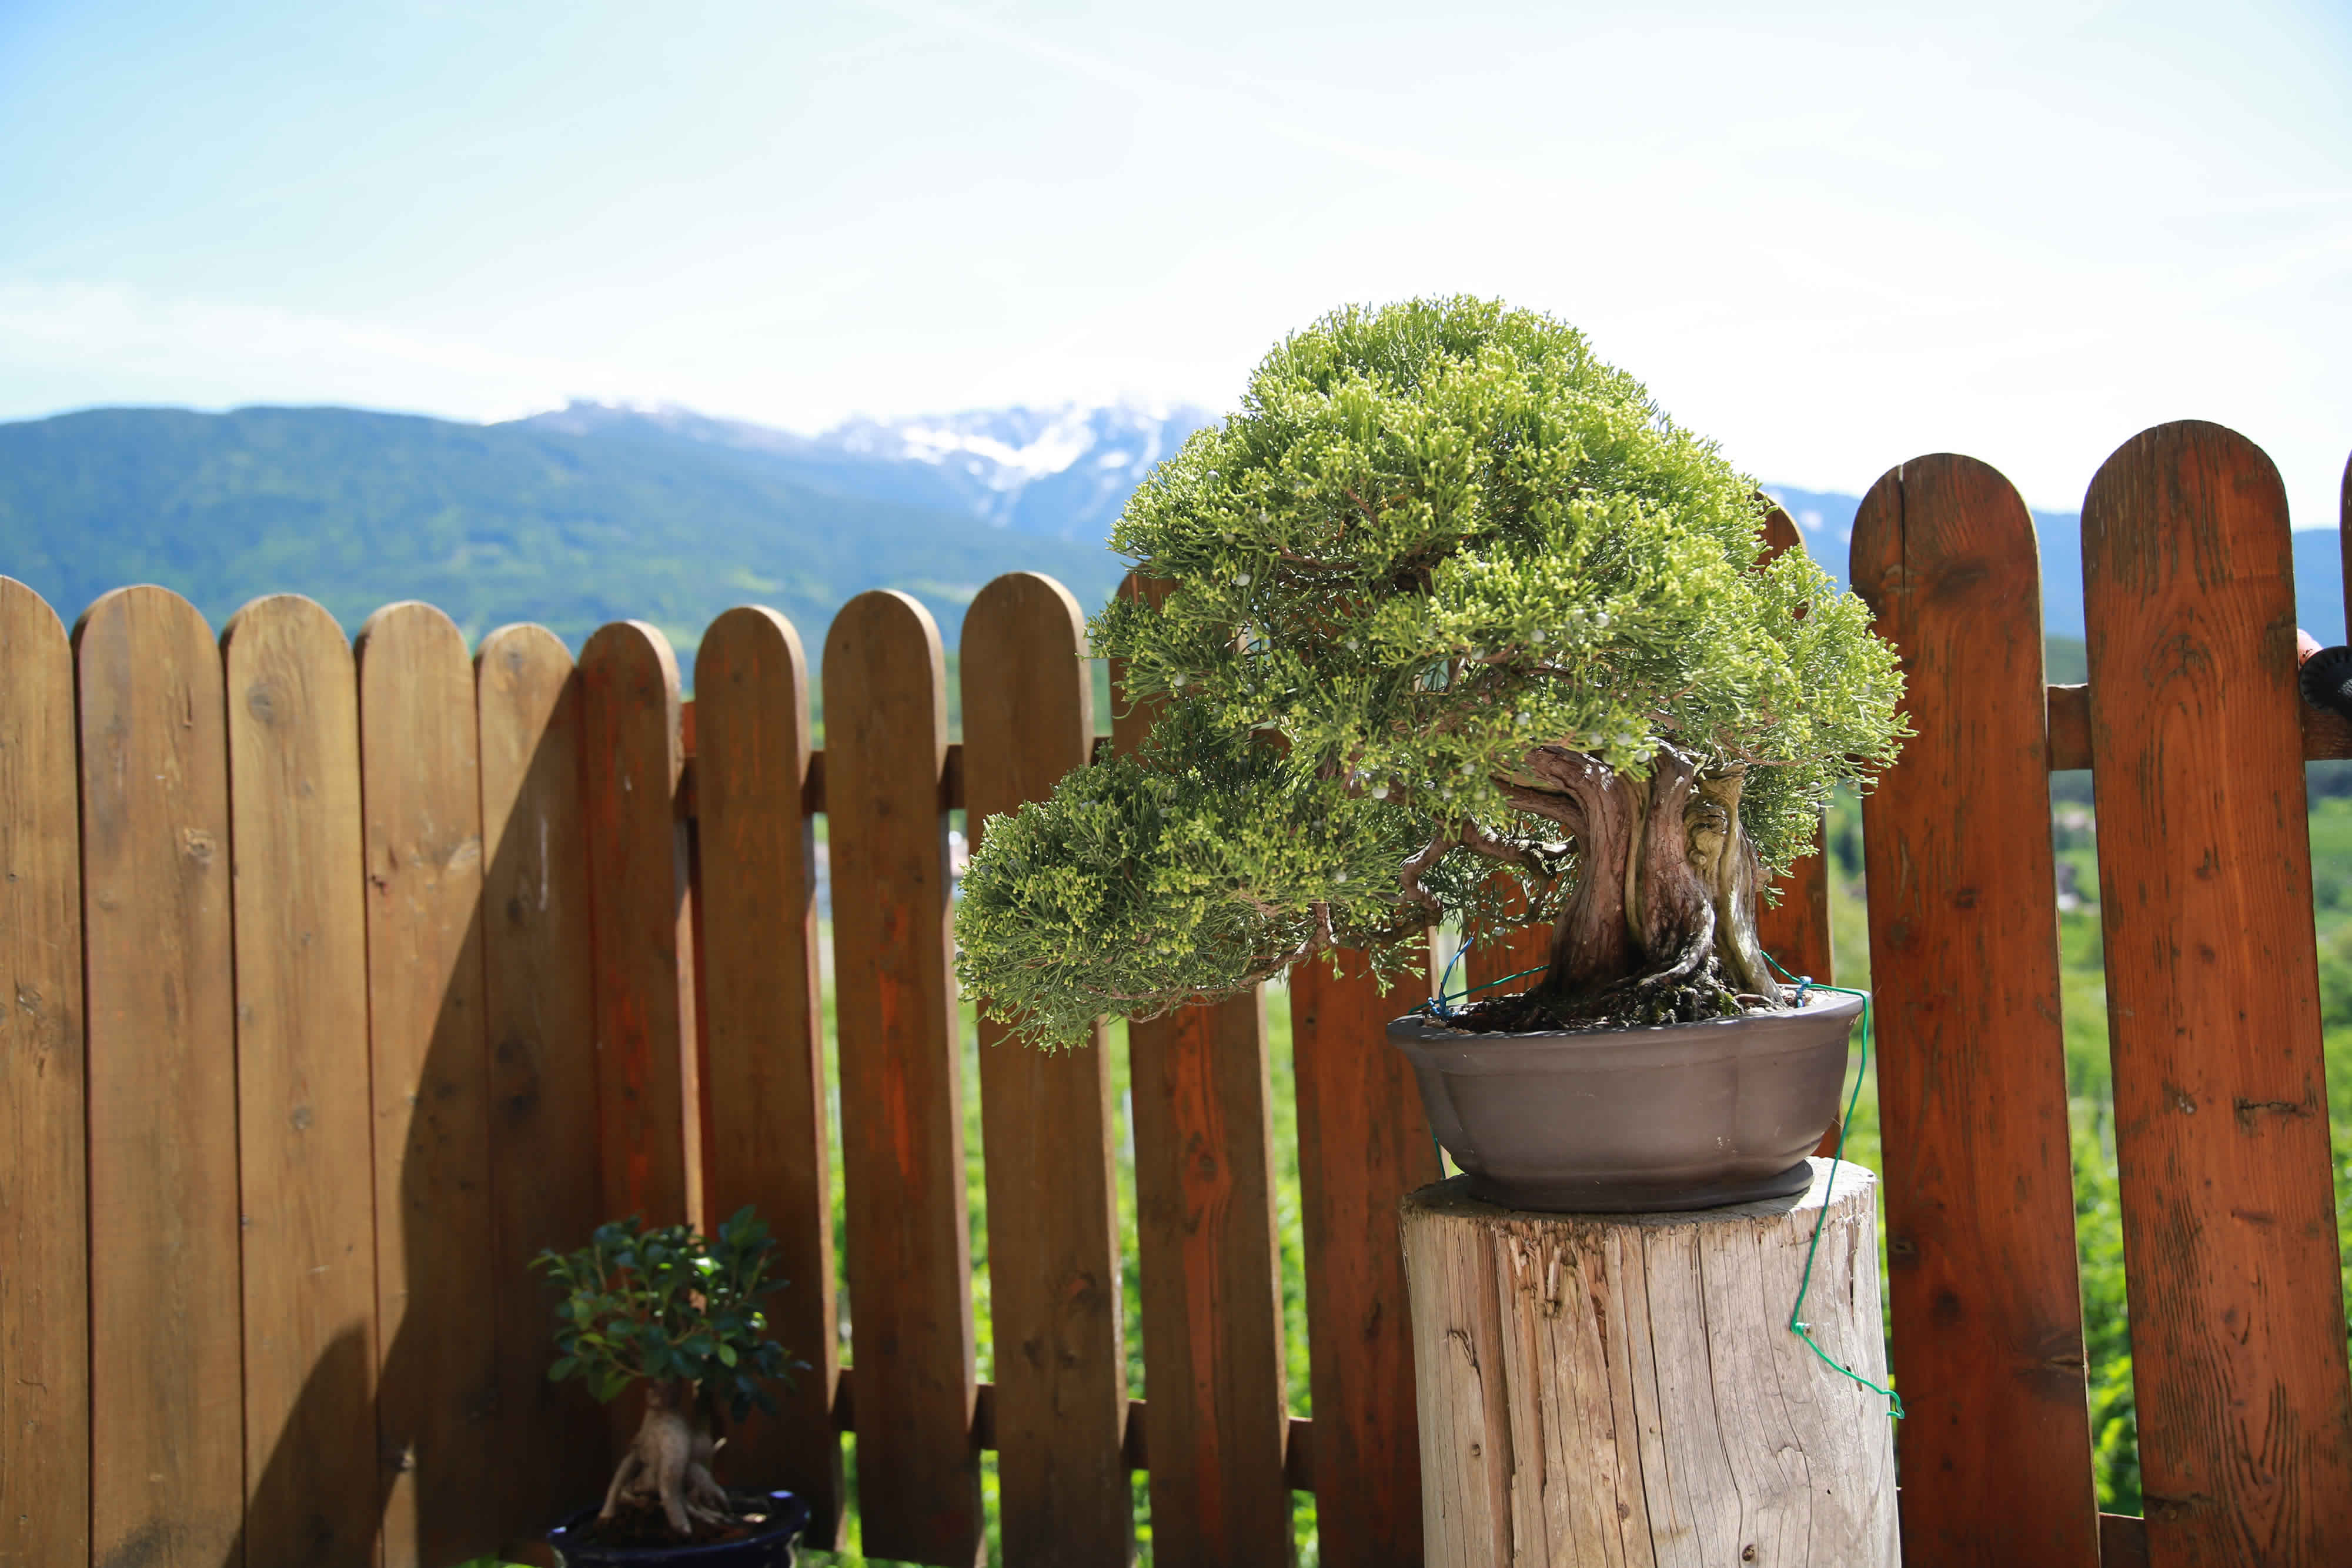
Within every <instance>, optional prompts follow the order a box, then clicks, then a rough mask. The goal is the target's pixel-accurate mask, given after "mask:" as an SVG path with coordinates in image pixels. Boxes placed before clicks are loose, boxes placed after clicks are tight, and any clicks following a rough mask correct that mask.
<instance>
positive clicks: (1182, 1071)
mask: <svg viewBox="0 0 2352 1568" xmlns="http://www.w3.org/2000/svg"><path fill="white" fill-rule="evenodd" d="M1119 591H1120V592H1122V593H1127V594H1131V595H1135V596H1139V597H1141V598H1143V599H1145V600H1146V601H1149V602H1151V603H1154V604H1157V603H1159V602H1160V601H1161V600H1162V599H1163V598H1164V597H1165V595H1166V594H1167V592H1168V585H1167V584H1166V583H1164V582H1157V581H1150V580H1143V579H1139V578H1137V577H1134V576H1132V575H1130V576H1129V578H1128V580H1127V581H1126V582H1125V584H1123V585H1122V586H1121V588H1120V590H1119ZM1120 676H1121V671H1120V670H1119V669H1118V666H1117V663H1116V662H1114V665H1113V668H1112V670H1111V681H1112V684H1113V687H1114V689H1115V690H1116V689H1117V688H1118V684H1119V681H1120ZM1118 702H1119V703H1120V706H1121V707H1122V708H1123V709H1124V711H1118V712H1117V713H1116V716H1114V718H1113V720H1112V744H1113V745H1114V746H1115V747H1117V748H1118V750H1119V751H1121V752H1126V753H1132V752H1134V751H1136V750H1137V749H1139V747H1141V746H1142V744H1143V738H1144V737H1145V736H1146V735H1148V734H1149V733H1150V727H1151V725H1152V723H1153V721H1154V719H1155V717H1156V716H1157V715H1156V708H1155V706H1154V705H1152V704H1150V703H1134V704H1128V703H1126V702H1125V700H1124V698H1119V699H1118ZM1127 1036H1128V1052H1129V1064H1130V1071H1129V1093H1130V1095H1131V1096H1132V1099H1133V1117H1134V1129H1135V1208H1136V1250H1137V1254H1138V1257H1137V1261H1138V1263H1139V1265H1140V1268H1141V1271H1142V1313H1141V1316H1142V1319H1143V1325H1142V1326H1143V1378H1144V1388H1145V1392H1146V1393H1147V1394H1148V1395H1149V1396H1150V1413H1149V1415H1148V1416H1147V1421H1148V1424H1149V1431H1150V1437H1149V1439H1148V1441H1149V1445H1150V1453H1151V1544H1152V1553H1153V1556H1154V1558H1155V1559H1160V1558H1163V1557H1164V1559H1165V1560H1166V1561H1167V1562H1170V1563H1185V1564H1188V1565H1189V1564H1194V1563H1199V1564H1234V1565H1235V1568H1239V1565H1241V1564H1255V1563H1284V1562H1287V1561H1288V1560H1289V1553H1290V1487H1289V1482H1288V1481H1287V1480H1286V1479H1285V1476H1284V1471H1283V1465H1284V1445H1285V1444H1286V1441H1287V1439H1288V1436H1289V1419H1288V1416H1287V1415H1286V1406H1285V1403H1284V1394H1283V1364H1282V1291H1281V1275H1280V1272H1279V1269H1278V1265H1277V1263H1276V1254H1275V1240H1274V1202H1273V1198H1274V1193H1273V1187H1274V1150H1273V1127H1272V1123H1271V1116H1270V1110H1269V1107H1268V1105H1267V1103H1266V1101H1267V1087H1266V1083H1267V1063H1266V1049H1265V995H1264V993H1263V992H1262V991H1254V992H1252V993H1251V994H1249V995H1247V996H1242V997H1234V998H1230V999H1228V1000H1225V1001H1221V1002H1199V1003H1194V1004H1193V1005H1192V1006H1190V1007H1185V1008H1180V1009H1177V1010H1176V1011H1175V1012H1173V1013H1171V1014H1169V1015H1168V1016H1167V1017H1165V1018H1160V1019H1153V1020H1151V1021H1150V1022H1148V1023H1131V1024H1129V1026H1128V1030H1127Z"/></svg>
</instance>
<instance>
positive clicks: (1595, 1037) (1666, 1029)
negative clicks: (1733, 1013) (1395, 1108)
mask: <svg viewBox="0 0 2352 1568" xmlns="http://www.w3.org/2000/svg"><path fill="white" fill-rule="evenodd" d="M1868 1000H1869V998H1868V997H1866V996H1854V995H1849V994H1848V993H1846V992H1844V991H1830V990H1823V989H1821V988H1815V989H1814V991H1813V994H1812V995H1811V997H1809V998H1806V1001H1805V1005H1804V1006H1803V1007H1802V1008H1792V1009H1790V1010H1789V1011H1787V1012H1777V1013H1742V1014H1740V1015H1739V1016H1738V1018H1713V1019H1696V1021H1694V1022H1690V1023H1643V1024H1602V1025H1598V1026H1596V1027H1593V1028H1590V1029H1547V1030H1457V1029H1449V1028H1447V1027H1446V1025H1445V1022H1444V1019H1438V1018H1433V1017H1432V1016H1431V1015H1430V1014H1428V1013H1425V1012H1421V1011H1418V1010H1416V1011H1413V1012H1409V1013H1407V1014H1405V1015H1404V1016H1403V1017H1402V1018H1399V1019H1391V1020H1390V1022H1389V1026H1388V1036H1389V1039H1390V1040H1391V1041H1393V1042H1394V1043H1396V1044H1397V1045H1400V1046H1403V1047H1407V1048H1412V1047H1419V1048H1421V1049H1423V1050H1432V1049H1437V1048H1449V1049H1454V1050H1476V1049H1481V1048H1484V1049H1488V1050H1510V1049H1512V1048H1514V1047H1517V1046H1521V1045H1528V1046H1534V1045H1552V1044H1558V1043H1561V1042H1566V1041H1581V1042H1589V1043H1591V1044H1592V1045H1595V1046H1601V1045H1615V1044H1624V1043H1630V1042H1633V1041H1634V1040H1638V1039H1641V1038H1643V1037H1650V1036H1658V1035H1671V1034H1682V1033H1693V1032H1696V1031H1699V1030H1727V1029H1729V1030H1737V1029H1752V1028H1755V1027H1757V1026H1759V1025H1764V1024H1775V1023H1789V1022H1793V1021H1795V1020H1796V1019H1805V1020H1807V1021H1809V1022H1811V1021H1814V1020H1820V1021H1822V1022H1828V1021H1831V1020H1833V1019H1836V1018H1838V1017H1839V1015H1841V1014H1843V1015H1844V1016H1845V1017H1847V1018H1849V1019H1851V1018H1854V1017H1857V1016H1859V1015H1860V1014H1861V1012H1862V1009H1863V1004H1864V1002H1866V1001H1868Z"/></svg>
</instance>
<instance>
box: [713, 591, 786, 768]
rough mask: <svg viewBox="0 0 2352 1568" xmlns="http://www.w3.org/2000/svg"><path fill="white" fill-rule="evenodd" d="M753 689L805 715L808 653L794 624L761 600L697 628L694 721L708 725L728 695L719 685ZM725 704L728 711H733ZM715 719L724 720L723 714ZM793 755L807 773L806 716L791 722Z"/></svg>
mask: <svg viewBox="0 0 2352 1568" xmlns="http://www.w3.org/2000/svg"><path fill="white" fill-rule="evenodd" d="M738 687H741V688H755V689H756V690H757V691H758V693H759V695H760V696H761V697H763V698H765V700H767V701H769V702H782V704H784V705H785V706H786V707H787V708H788V709H789V710H790V711H792V712H793V713H797V714H800V715H803V719H802V721H801V722H800V723H799V724H798V726H797V727H796V737H795V742H794V744H795V748H796V750H797V753H798V755H797V756H796V757H795V758H793V761H794V763H795V765H796V768H797V774H796V776H797V777H805V776H806V775H807V773H808V763H809V752H810V750H811V745H810V737H809V726H808V723H807V721H806V718H805V715H806V714H807V712H808V700H809V668H808V653H807V650H806V648H805V647H804V646H803V643H802V642H801V634H800V630H799V628H797V627H795V626H794V625H793V623H792V621H791V620H790V619H789V618H788V617H786V616H785V615H784V614H782V612H778V611H774V610H771V609H769V608H768V607H767V606H766V605H764V604H739V605H737V606H735V608H733V609H731V610H727V611H722V612H720V613H719V617H718V619H716V620H714V621H712V622H711V623H710V624H709V627H708V628H706V629H705V630H704V632H703V633H702V644H701V646H700V647H698V648H697V649H696V650H695V654H694V690H695V711H696V714H697V716H698V718H697V723H698V725H700V726H702V727H704V728H703V731H702V733H703V734H704V735H705V736H707V735H708V733H709V731H708V726H709V724H710V722H711V720H712V717H713V716H715V715H717V714H718V712H719V707H720V706H730V705H728V699H727V697H726V696H725V695H722V693H721V688H727V689H730V690H731V689H733V688H738ZM732 713H733V709H732V706H730V713H729V716H732ZM720 722H722V723H723V722H725V720H724V719H723V718H722V719H721V720H720Z"/></svg>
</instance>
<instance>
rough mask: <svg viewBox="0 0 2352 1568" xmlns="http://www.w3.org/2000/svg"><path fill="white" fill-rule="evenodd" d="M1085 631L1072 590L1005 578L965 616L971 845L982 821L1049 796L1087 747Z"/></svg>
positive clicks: (1033, 575)
mask: <svg viewBox="0 0 2352 1568" xmlns="http://www.w3.org/2000/svg"><path fill="white" fill-rule="evenodd" d="M1086 658H1087V622H1086V616H1085V614H1084V613H1083V612H1081V611H1080V610H1079V609H1078V601H1077V599H1076V596H1074V595H1073V594H1072V593H1071V592H1070V591H1069V590H1068V589H1066V588H1065V587H1063V586H1062V585H1061V584H1060V583H1058V582H1056V581H1055V580H1053V579H1052V578H1050V577H1047V576H1045V575H1044V574H1043V573H1040V572H1034V571H1009V572H1006V573H1005V574H1004V575H1003V576H1002V577H999V578H997V579H996V580H994V581H992V582H991V583H990V584H989V585H988V586H987V587H985V588H983V589H982V590H981V591H980V593H979V595H978V596H977V597H975V598H974V599H973V600H972V601H971V607H970V608H969V609H968V610H966V611H965V612H964V618H963V646H962V658H961V675H962V686H963V691H962V695H963V732H964V747H963V763H964V775H963V777H964V806H965V809H966V810H967V813H968V816H969V821H971V824H972V837H973V841H975V842H977V841H978V840H979V839H980V837H981V835H982V831H984V829H985V826H986V822H987V819H988V818H989V817H991V816H992V815H994V814H995V813H997V812H1000V811H1011V810H1017V809H1018V808H1019V807H1020V806H1021V804H1022V803H1023V802H1024V801H1026V800H1035V799H1037V798H1039V797H1040V796H1043V795H1045V794H1049V793H1051V792H1052V790H1053V788H1054V782H1055V780H1056V779H1059V778H1061V776H1062V775H1063V774H1065V773H1066V772H1068V771H1070V770H1071V769H1072V768H1083V767H1085V766H1086V765H1087V758H1088V756H1089V754H1090V752H1091V750H1092V747H1093V746H1094V734H1095V713H1094V706H1095V705H1094V681H1093V679H1092V675H1091V672H1089V671H1088V670H1087V667H1086V662H1085V661H1086Z"/></svg>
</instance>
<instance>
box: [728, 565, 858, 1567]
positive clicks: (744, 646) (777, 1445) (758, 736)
mask: <svg viewBox="0 0 2352 1568" xmlns="http://www.w3.org/2000/svg"><path fill="white" fill-rule="evenodd" d="M694 688H695V721H696V732H697V733H696V745H695V752H696V756H695V778H696V789H697V790H698V809H699V811H700V819H699V833H700V851H701V852H700V861H699V863H700V868H701V869H700V880H699V882H698V884H697V890H696V896H697V898H698V900H699V901H700V903H699V906H698V907H699V910H700V913H701V915H702V926H701V930H702V951H701V954H700V956H699V960H698V971H697V972H698V974H699V975H700V976H701V978H702V988H703V1013H702V1039H703V1042H704V1044H703V1051H704V1058H703V1063H702V1074H703V1079H702V1086H703V1104H704V1111H703V1117H704V1122H705V1131H704V1138H705V1141H704V1144H703V1151H702V1153H703V1189H704V1193H705V1195H706V1204H707V1207H708V1208H709V1218H710V1219H711V1221H712V1222H713V1223H716V1222H718V1221H719V1220H721V1219H724V1218H727V1217H728V1216H729V1215H730V1214H733V1213H734V1212H735V1211H736V1210H737V1209H738V1208H740V1207H742V1206H743V1205H745V1204H752V1205H755V1206H757V1207H758V1208H759V1210H760V1213H761V1218H764V1219H766V1220H767V1222H768V1226H769V1228H770V1230H771V1231H772V1233H773V1234H774V1236H775V1238H776V1244H777V1258H778V1268H777V1271H778V1273H779V1274H780V1275H781V1276H782V1278H784V1279H786V1280H789V1281H792V1283H791V1286H790V1288H789V1289H787V1290H785V1291H781V1292H779V1293H778V1294H777V1295H775V1296H773V1297H772V1298H770V1300H769V1302H768V1307H767V1312H768V1317H769V1321H770V1323H771V1325H772V1333H773V1334H774V1337H775V1338H776V1339H777V1340H779V1341H780V1342H782V1344H783V1345H784V1347H785V1349H786V1350H787V1351H788V1352H790V1353H791V1354H793V1356H794V1357H796V1358H797V1359H799V1360H801V1361H804V1362H806V1363H808V1366H807V1369H806V1370H805V1371H803V1372H802V1373H801V1374H800V1375H799V1376H798V1378H797V1380H796V1382H795V1385H794V1386H793V1388H792V1389H791V1390H790V1391H786V1390H783V1389H778V1390H776V1397H777V1402H778V1405H779V1407H780V1409H781V1411H782V1415H781V1416H779V1417H777V1418H773V1419H771V1418H767V1417H764V1416H755V1417H753V1419H752V1420H751V1423H749V1424H748V1425H746V1426H745V1427H740V1428H739V1429H738V1430H737V1432H736V1433H735V1435H734V1436H733V1437H732V1438H730V1445H729V1448H730V1452H729V1456H728V1458H729V1461H730V1474H731V1475H732V1476H733V1477H734V1478H735V1479H738V1480H739V1481H740V1480H757V1481H760V1482H762V1483H765V1484H771V1485H778V1486H787V1487H790V1488H791V1489H792V1490H794V1491H796V1492H799V1493H800V1494H801V1495H802V1496H803V1497H804V1498H806V1499H807V1500H808V1503H809V1507H810V1511H811V1514H812V1520H813V1522H812V1524H811V1527H810V1533H809V1537H808V1539H809V1541H810V1542H811V1543H812V1544H818V1545H823V1544H830V1543H832V1542H834V1541H835V1540H836V1539H838V1532H839V1530H840V1525H841V1520H842V1511H843V1509H844V1507H845V1498H844V1490H845V1488H844V1482H843V1476H842V1463H841V1439H840V1437H839V1436H838V1435H837V1434H836V1433H835V1429H834V1421H833V1405H834V1394H835V1386H836V1385H837V1384H838V1382H839V1378H840V1370H841V1351H840V1344H839V1335H838V1333H837V1330H836V1324H835V1315H834V1255H833V1172H832V1156H831V1152H830V1147H829V1145H830V1141H831V1140H830V1137H829V1135H828V1133H827V1129H826V1103H825V1073H824V1014H823V1009H822V1006H821V1003H820V998H819V996H818V992H817V927H816V876H815V872H816V866H815V841H814V834H813V831H812V828H811V823H810V821H809V819H808V817H807V816H806V815H805V814H804V813H803V811H802V810H801V794H802V789H803V784H804V783H805V781H806V779H807V777H808V764H809V752H810V738H811V737H810V730H809V688H808V661H807V658H806V656H805V655H804V654H803V653H802V651H801V640H800V633H799V632H795V631H794V630H793V625H792V622H789V621H786V620H785V619H784V618H783V617H782V616H781V615H779V614H777V613H776V612H774V611H772V610H764V609H738V610H730V611H728V612H726V613H725V614H723V615H721V616H719V619H717V620H716V621H713V622H711V623H710V629H709V631H708V632H705V633H704V634H703V639H702V647H701V650H700V652H699V653H698V654H697V656H696V659H695V666H694Z"/></svg>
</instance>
